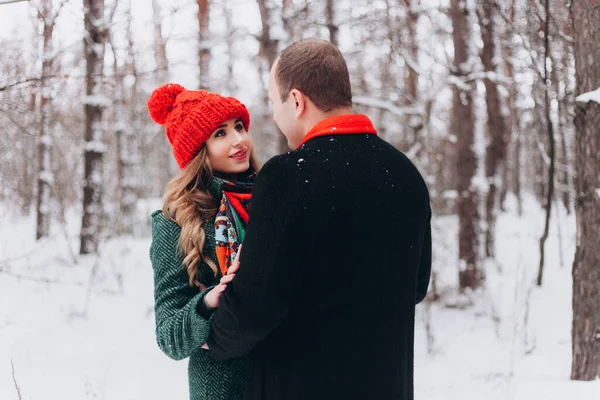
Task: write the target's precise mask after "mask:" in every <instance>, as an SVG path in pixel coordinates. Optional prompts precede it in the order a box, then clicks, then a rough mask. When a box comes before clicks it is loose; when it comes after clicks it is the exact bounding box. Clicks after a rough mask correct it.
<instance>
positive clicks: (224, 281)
mask: <svg viewBox="0 0 600 400" xmlns="http://www.w3.org/2000/svg"><path fill="white" fill-rule="evenodd" d="M233 278H235V274H227V275H223V277H222V278H221V280H220V283H221V285H226V284H228V283H229V282H231V281H232V280H233Z"/></svg>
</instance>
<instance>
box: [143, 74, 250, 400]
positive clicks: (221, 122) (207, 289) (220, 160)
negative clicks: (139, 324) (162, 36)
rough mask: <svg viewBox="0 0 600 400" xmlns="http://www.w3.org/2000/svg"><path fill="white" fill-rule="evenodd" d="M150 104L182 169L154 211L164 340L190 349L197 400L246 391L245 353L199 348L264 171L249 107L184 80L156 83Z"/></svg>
mask: <svg viewBox="0 0 600 400" xmlns="http://www.w3.org/2000/svg"><path fill="white" fill-rule="evenodd" d="M148 110H149V112H150V116H151V117H152V119H153V120H154V121H155V122H157V123H158V124H160V125H163V126H164V127H165V128H166V134H167V137H168V139H169V142H170V143H171V146H172V147H173V154H174V155H175V159H176V160H177V163H178V164H179V167H180V168H181V172H180V173H179V175H178V176H176V177H175V178H174V179H173V180H172V181H171V182H170V183H169V185H168V186H167V190H166V193H165V197H164V198H165V203H164V205H163V208H162V210H158V211H155V212H154V213H153V214H152V245H151V247H150V259H151V261H152V268H153V269H154V298H155V307H154V310H155V317H156V338H157V342H158V346H159V347H160V349H161V350H162V351H163V352H164V353H165V354H167V355H168V356H169V357H171V358H173V359H176V360H181V359H184V358H187V357H189V358H190V360H189V365H188V378H189V391H190V399H192V400H215V399H241V398H242V397H243V381H244V372H245V367H246V360H245V359H235V360H229V361H226V362H218V361H215V360H214V359H213V358H212V356H211V355H210V353H209V352H208V351H207V350H204V349H202V348H201V347H202V345H203V344H204V343H205V342H206V338H207V335H208V331H209V323H210V321H209V318H210V311H211V309H214V308H215V307H217V306H218V303H219V299H220V296H221V293H222V291H223V290H224V289H225V287H226V285H227V283H228V282H230V281H231V280H232V279H233V277H234V274H227V272H228V270H229V268H230V267H231V265H232V263H233V262H234V260H235V257H236V253H237V252H238V249H239V245H240V244H241V242H242V241H243V238H244V231H245V224H246V223H247V221H248V211H249V205H250V199H251V189H252V182H253V178H254V176H255V174H256V172H257V164H256V161H255V159H254V157H253V155H252V143H251V141H250V137H249V136H248V127H249V124H250V116H249V115H248V110H247V109H246V107H245V106H244V105H243V104H242V103H240V102H239V101H238V100H236V99H234V98H231V97H222V96H220V95H218V94H214V93H210V92H207V91H205V90H199V91H192V90H185V89H184V88H183V87H182V86H180V85H176V84H168V85H165V86H162V87H160V88H158V89H156V90H155V91H154V92H153V93H152V95H151V96H150V99H149V100H148ZM233 269H234V268H232V270H233Z"/></svg>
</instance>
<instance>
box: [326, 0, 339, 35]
mask: <svg viewBox="0 0 600 400" xmlns="http://www.w3.org/2000/svg"><path fill="white" fill-rule="evenodd" d="M325 20H326V21H327V29H328V30H329V41H330V42H331V43H333V44H334V45H335V46H338V45H339V44H338V34H339V28H338V26H337V25H336V24H335V8H334V3H333V0H327V1H326V3H325Z"/></svg>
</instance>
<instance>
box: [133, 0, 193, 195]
mask: <svg viewBox="0 0 600 400" xmlns="http://www.w3.org/2000/svg"><path fill="white" fill-rule="evenodd" d="M152 14H153V25H154V60H155V62H156V73H155V81H156V82H158V84H159V85H163V84H165V83H167V82H168V80H169V59H168V58H167V41H166V40H165V38H164V37H163V33H162V19H161V8H160V4H159V2H158V0H152ZM130 15H131V13H130ZM130 20H131V18H130ZM127 35H128V37H129V39H128V40H129V42H131V43H132V42H133V35H132V33H131V21H128V26H127ZM131 47H132V48H131V50H130V53H131V55H132V56H133V53H132V52H133V46H131ZM200 80H202V78H200ZM132 104H134V103H132ZM153 131H154V132H157V133H156V134H160V136H161V138H160V140H159V149H160V150H159V152H160V159H159V160H158V162H159V163H160V164H161V169H160V171H161V174H160V175H161V176H160V180H161V182H162V183H163V184H161V187H164V185H166V183H167V182H168V181H169V180H170V179H171V178H172V177H173V176H175V175H176V174H177V173H178V171H179V166H178V165H177V161H176V160H175V158H174V157H173V156H172V153H171V145H170V144H169V142H168V139H167V138H166V136H165V135H164V129H163V128H162V127H159V126H155V127H153ZM158 132H160V133H158ZM132 150H133V149H132Z"/></svg>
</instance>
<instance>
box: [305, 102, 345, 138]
mask: <svg viewBox="0 0 600 400" xmlns="http://www.w3.org/2000/svg"><path fill="white" fill-rule="evenodd" d="M347 114H353V112H352V106H349V107H338V108H336V109H334V110H331V111H328V112H323V111H320V110H315V112H314V113H313V115H311V116H310V118H308V119H307V120H306V123H305V125H304V129H303V131H304V135H303V136H305V135H306V134H307V133H308V132H309V131H310V130H311V129H312V128H313V127H314V126H315V125H317V124H318V123H319V122H321V121H323V120H324V119H327V118H330V117H336V116H338V115H347Z"/></svg>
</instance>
